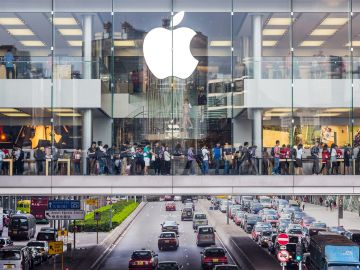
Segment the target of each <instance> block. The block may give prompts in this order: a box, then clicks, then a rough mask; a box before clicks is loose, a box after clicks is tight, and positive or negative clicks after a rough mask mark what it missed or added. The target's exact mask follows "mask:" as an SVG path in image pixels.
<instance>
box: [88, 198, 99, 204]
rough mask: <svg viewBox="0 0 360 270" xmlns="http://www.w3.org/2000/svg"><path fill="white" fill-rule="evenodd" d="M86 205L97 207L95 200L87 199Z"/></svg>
mask: <svg viewBox="0 0 360 270" xmlns="http://www.w3.org/2000/svg"><path fill="white" fill-rule="evenodd" d="M86 204H88V205H97V200H96V199H87V200H86Z"/></svg>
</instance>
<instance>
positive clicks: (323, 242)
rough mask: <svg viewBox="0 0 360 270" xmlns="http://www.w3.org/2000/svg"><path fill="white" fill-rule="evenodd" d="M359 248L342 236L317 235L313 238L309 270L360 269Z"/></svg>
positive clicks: (307, 262)
mask: <svg viewBox="0 0 360 270" xmlns="http://www.w3.org/2000/svg"><path fill="white" fill-rule="evenodd" d="M359 248H360V247H359V246H358V245H356V244H355V243H353V242H352V241H350V240H349V239H347V238H346V237H345V236H342V235H315V236H313V237H311V241H310V246H309V251H310V256H309V257H308V258H307V260H306V267H307V269H308V270H356V269H360V261H359V252H360V250H359Z"/></svg>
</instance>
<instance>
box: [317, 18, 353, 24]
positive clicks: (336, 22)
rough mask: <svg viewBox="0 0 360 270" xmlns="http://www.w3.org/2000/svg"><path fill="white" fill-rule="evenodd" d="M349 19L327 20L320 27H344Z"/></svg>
mask: <svg viewBox="0 0 360 270" xmlns="http://www.w3.org/2000/svg"><path fill="white" fill-rule="evenodd" d="M347 21H348V18H326V19H325V20H323V21H322V22H321V24H320V25H344V24H345V23H347Z"/></svg>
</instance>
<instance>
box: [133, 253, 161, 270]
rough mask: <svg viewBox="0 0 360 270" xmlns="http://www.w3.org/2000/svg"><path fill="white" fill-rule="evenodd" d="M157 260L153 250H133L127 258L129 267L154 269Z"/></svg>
mask: <svg viewBox="0 0 360 270" xmlns="http://www.w3.org/2000/svg"><path fill="white" fill-rule="evenodd" d="M158 262H159V260H158V255H157V254H156V253H155V252H154V251H152V250H146V249H142V250H135V251H134V252H133V253H132V254H131V258H130V260H129V269H142V270H155V269H157V266H158Z"/></svg>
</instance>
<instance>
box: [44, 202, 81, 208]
mask: <svg viewBox="0 0 360 270" xmlns="http://www.w3.org/2000/svg"><path fill="white" fill-rule="evenodd" d="M48 208H49V210H65V209H71V210H77V209H80V201H79V200H50V201H49V202H48Z"/></svg>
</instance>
